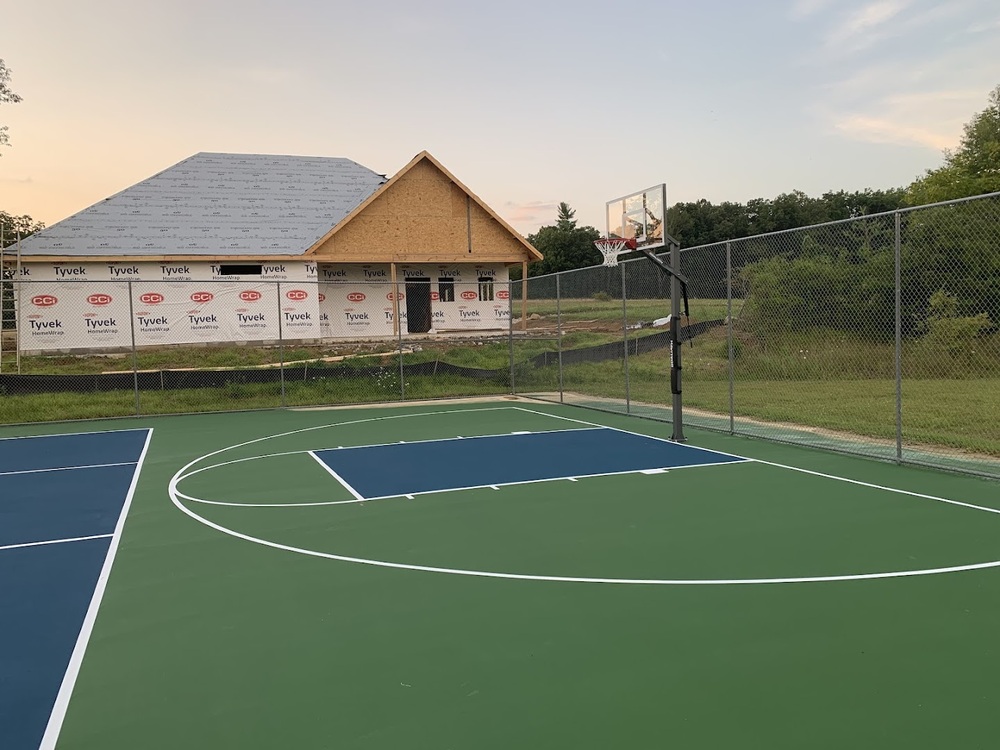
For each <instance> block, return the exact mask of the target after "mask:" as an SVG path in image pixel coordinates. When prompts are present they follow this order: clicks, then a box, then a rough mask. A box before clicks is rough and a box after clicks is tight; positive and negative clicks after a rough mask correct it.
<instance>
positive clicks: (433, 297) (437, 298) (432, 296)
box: [431, 292, 441, 301]
mask: <svg viewBox="0 0 1000 750" xmlns="http://www.w3.org/2000/svg"><path fill="white" fill-rule="evenodd" d="M431 299H432V300H435V301H437V300H439V299H441V295H440V294H438V293H437V292H431Z"/></svg>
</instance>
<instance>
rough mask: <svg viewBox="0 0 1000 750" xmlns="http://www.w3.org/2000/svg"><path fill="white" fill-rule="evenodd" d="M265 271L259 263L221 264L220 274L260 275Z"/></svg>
mask: <svg viewBox="0 0 1000 750" xmlns="http://www.w3.org/2000/svg"><path fill="white" fill-rule="evenodd" d="M261 273H263V271H262V270H261V267H260V266H258V265H249V264H248V265H242V266H241V265H235V264H234V265H229V266H227V265H221V266H219V275H220V276H260V275H261Z"/></svg>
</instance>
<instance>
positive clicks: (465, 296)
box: [462, 291, 479, 299]
mask: <svg viewBox="0 0 1000 750" xmlns="http://www.w3.org/2000/svg"><path fill="white" fill-rule="evenodd" d="M478 296H479V295H478V294H476V293H475V292H473V291H468V292H462V299H476V298H477V297H478Z"/></svg>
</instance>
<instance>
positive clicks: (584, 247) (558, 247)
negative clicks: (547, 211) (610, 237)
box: [528, 203, 601, 276]
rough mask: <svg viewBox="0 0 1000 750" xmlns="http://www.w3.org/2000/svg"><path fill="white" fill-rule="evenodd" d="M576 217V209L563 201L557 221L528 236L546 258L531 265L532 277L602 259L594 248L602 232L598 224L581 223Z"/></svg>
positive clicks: (566, 269) (529, 272) (586, 264)
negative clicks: (588, 225) (577, 222)
mask: <svg viewBox="0 0 1000 750" xmlns="http://www.w3.org/2000/svg"><path fill="white" fill-rule="evenodd" d="M575 216H576V211H575V210H574V209H572V208H570V206H569V204H567V203H560V204H559V207H558V209H557V213H556V223H555V224H553V225H548V226H544V227H542V228H541V229H539V230H538V231H537V232H535V233H534V234H529V235H528V242H530V243H531V244H532V245H534V246H535V248H536V249H537V250H538V251H539V252H540V253H541V254H542V255H543V256H544V257H545V259H544V260H543V261H541V262H540V263H533V264H531V265H530V266H529V267H528V274H529V275H530V276H541V275H542V274H546V273H556V272H557V271H568V270H570V269H572V268H584V267H586V266H594V265H597V264H598V263H600V262H601V254H600V253H599V252H598V251H597V248H596V247H594V240H596V239H598V238H599V237H600V236H601V233H600V232H598V231H597V230H596V229H594V227H579V226H577V224H576V219H575V218H574V217H575Z"/></svg>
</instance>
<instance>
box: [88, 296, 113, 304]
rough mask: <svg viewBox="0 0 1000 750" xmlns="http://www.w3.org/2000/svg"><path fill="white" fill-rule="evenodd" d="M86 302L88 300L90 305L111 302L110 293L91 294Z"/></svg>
mask: <svg viewBox="0 0 1000 750" xmlns="http://www.w3.org/2000/svg"><path fill="white" fill-rule="evenodd" d="M87 302H89V303H90V304H92V305H97V306H101V305H110V304H111V295H110V294H91V295H90V296H89V297H87Z"/></svg>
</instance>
